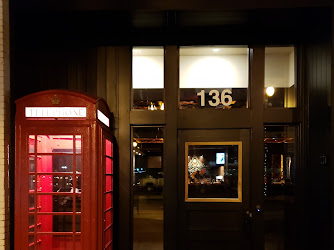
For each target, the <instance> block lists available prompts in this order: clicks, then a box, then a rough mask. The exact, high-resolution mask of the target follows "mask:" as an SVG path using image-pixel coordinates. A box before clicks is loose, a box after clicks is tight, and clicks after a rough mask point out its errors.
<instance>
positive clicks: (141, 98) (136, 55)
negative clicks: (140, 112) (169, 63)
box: [132, 47, 165, 110]
mask: <svg viewBox="0 0 334 250" xmlns="http://www.w3.org/2000/svg"><path fill="white" fill-rule="evenodd" d="M132 102H133V106H132V108H133V109H144V110H145V109H146V110H164V106H165V105H164V49H163V47H134V48H133V49H132Z"/></svg>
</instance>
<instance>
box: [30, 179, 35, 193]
mask: <svg viewBox="0 0 334 250" xmlns="http://www.w3.org/2000/svg"><path fill="white" fill-rule="evenodd" d="M35 186H36V177H35V175H29V192H34V191H35Z"/></svg>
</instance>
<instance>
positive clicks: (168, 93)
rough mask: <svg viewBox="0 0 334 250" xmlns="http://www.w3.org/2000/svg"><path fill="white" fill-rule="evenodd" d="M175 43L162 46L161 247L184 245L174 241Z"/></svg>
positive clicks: (172, 247) (176, 69) (175, 187)
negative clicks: (163, 52)
mask: <svg viewBox="0 0 334 250" xmlns="http://www.w3.org/2000/svg"><path fill="white" fill-rule="evenodd" d="M178 52H179V51H178V47H177V46H174V45H171V46H166V47H165V72H164V77H165V103H166V106H165V107H166V109H165V117H166V120H165V121H166V127H165V145H164V156H165V157H164V166H165V167H164V178H165V182H164V183H165V184H164V185H165V186H164V190H168V191H166V192H164V249H165V250H174V249H184V248H179V245H178V244H177V240H178V237H183V236H181V235H180V234H178V233H179V232H180V231H179V229H178V228H179V227H178V221H177V219H178V218H177V216H176V215H177V197H178V193H177V190H178V189H177V183H178V182H177V116H176V112H177V111H178V99H179V98H178V92H179V91H178V87H179V57H178Z"/></svg>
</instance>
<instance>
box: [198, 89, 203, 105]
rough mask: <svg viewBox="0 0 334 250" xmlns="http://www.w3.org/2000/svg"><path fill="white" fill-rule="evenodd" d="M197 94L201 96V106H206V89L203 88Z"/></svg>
mask: <svg viewBox="0 0 334 250" xmlns="http://www.w3.org/2000/svg"><path fill="white" fill-rule="evenodd" d="M197 96H200V97H201V107H204V106H205V91H204V89H202V90H201V92H198V93H197Z"/></svg>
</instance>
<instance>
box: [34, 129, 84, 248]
mask: <svg viewBox="0 0 334 250" xmlns="http://www.w3.org/2000/svg"><path fill="white" fill-rule="evenodd" d="M33 138H37V143H36V145H35V143H34V144H33V143H32V139H33ZM74 138H75V143H74V140H73V139H74ZM29 139H30V141H31V143H29V152H30V157H29V165H30V166H29V171H30V175H29V178H30V179H29V187H30V193H31V194H34V195H30V196H29V212H30V214H29V223H30V224H29V231H30V232H32V233H34V235H32V236H34V237H35V238H36V239H37V241H36V242H34V244H37V246H36V248H34V249H68V248H72V247H74V245H73V244H74V243H75V244H76V246H80V242H79V239H80V237H77V235H76V233H75V232H80V231H81V216H80V212H81V197H80V196H79V195H80V193H81V155H80V154H81V135H36V136H29ZM78 154H79V155H78ZM35 156H36V157H35ZM35 163H36V164H35ZM35 189H37V193H35ZM44 193H47V194H44ZM62 193H68V194H67V195H65V194H62ZM35 203H36V208H35ZM41 213H48V214H41ZM61 213H69V214H61ZM32 223H36V224H34V225H32ZM36 226H37V227H36ZM35 227H36V228H35ZM54 232H57V234H56V235H54V234H53V233H54ZM43 233H48V235H43ZM61 233H67V234H68V233H70V234H71V235H66V236H65V235H61ZM75 239H78V241H77V240H75Z"/></svg>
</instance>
